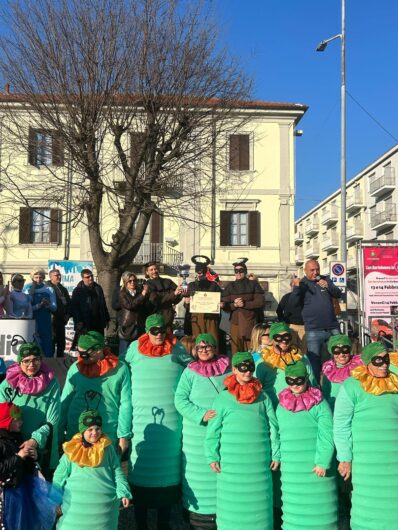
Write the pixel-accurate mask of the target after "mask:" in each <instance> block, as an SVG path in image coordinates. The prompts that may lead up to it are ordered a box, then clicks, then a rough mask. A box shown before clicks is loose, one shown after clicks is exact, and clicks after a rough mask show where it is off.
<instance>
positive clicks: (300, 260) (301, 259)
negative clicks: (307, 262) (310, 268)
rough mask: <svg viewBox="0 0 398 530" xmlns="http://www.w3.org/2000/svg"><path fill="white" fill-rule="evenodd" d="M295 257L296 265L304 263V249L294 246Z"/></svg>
mask: <svg viewBox="0 0 398 530" xmlns="http://www.w3.org/2000/svg"><path fill="white" fill-rule="evenodd" d="M295 259H296V263H297V264H298V265H301V264H302V263H304V251H303V247H297V248H296V256H295Z"/></svg>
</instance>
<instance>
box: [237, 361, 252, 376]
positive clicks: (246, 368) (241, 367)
mask: <svg viewBox="0 0 398 530" xmlns="http://www.w3.org/2000/svg"><path fill="white" fill-rule="evenodd" d="M235 368H237V370H238V371H239V372H241V373H242V374H245V373H246V372H254V370H255V369H256V365H255V364H254V362H253V361H245V362H243V363H239V364H237V365H236V366H235Z"/></svg>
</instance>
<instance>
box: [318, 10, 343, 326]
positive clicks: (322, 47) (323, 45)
mask: <svg viewBox="0 0 398 530" xmlns="http://www.w3.org/2000/svg"><path fill="white" fill-rule="evenodd" d="M336 39H340V40H341V92H340V94H341V107H340V111H341V115H340V121H341V154H340V187H341V209H340V229H341V234H340V259H341V261H342V262H343V263H345V266H346V267H347V223H346V203H347V178H346V104H345V99H346V89H345V0H341V33H339V34H338V35H334V36H333V37H330V38H329V39H326V40H323V41H322V42H320V43H319V45H318V47H317V49H316V51H317V52H323V51H324V50H325V49H326V47H327V45H328V44H329V42H332V41H333V40H336ZM344 303H345V304H346V293H345V292H344V296H343V304H344ZM344 309H345V311H344V312H343V314H342V319H343V321H344V322H345V321H346V320H347V314H346V307H345V308H344Z"/></svg>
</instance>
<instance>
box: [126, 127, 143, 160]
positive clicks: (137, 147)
mask: <svg viewBox="0 0 398 530" xmlns="http://www.w3.org/2000/svg"><path fill="white" fill-rule="evenodd" d="M144 140H145V133H142V132H132V133H130V143H131V147H130V157H131V161H133V160H136V159H137V158H139V157H140V155H141V150H142V147H143V144H144Z"/></svg>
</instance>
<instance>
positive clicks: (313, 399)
mask: <svg viewBox="0 0 398 530" xmlns="http://www.w3.org/2000/svg"><path fill="white" fill-rule="evenodd" d="M321 401H322V392H321V391H320V390H319V388H315V387H313V386H310V387H308V388H307V390H306V391H305V392H303V394H293V392H292V391H291V390H290V388H285V389H284V390H282V392H280V393H279V404H280V405H281V406H282V407H283V408H284V409H286V410H290V411H291V412H301V411H302V410H310V409H311V408H312V407H313V406H314V405H318V403H320V402H321Z"/></svg>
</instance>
